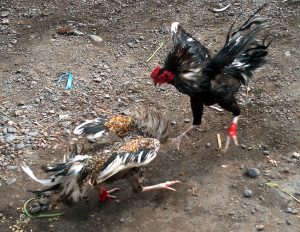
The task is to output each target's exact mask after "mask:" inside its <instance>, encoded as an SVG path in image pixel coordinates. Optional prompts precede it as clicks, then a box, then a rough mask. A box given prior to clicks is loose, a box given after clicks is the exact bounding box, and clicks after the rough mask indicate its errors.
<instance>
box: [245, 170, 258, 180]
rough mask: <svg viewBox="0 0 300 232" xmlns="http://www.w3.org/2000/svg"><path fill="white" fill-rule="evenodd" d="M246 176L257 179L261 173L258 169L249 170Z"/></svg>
mask: <svg viewBox="0 0 300 232" xmlns="http://www.w3.org/2000/svg"><path fill="white" fill-rule="evenodd" d="M246 174H247V176H249V177H251V178H256V177H258V176H259V174H260V172H259V170H258V169H257V168H247V171H246Z"/></svg>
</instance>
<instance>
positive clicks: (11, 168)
mask: <svg viewBox="0 0 300 232" xmlns="http://www.w3.org/2000/svg"><path fill="white" fill-rule="evenodd" d="M6 168H7V170H9V171H14V170H17V169H18V167H17V166H14V165H8V166H7V167H6Z"/></svg>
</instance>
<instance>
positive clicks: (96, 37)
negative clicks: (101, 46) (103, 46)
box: [89, 35, 102, 43]
mask: <svg viewBox="0 0 300 232" xmlns="http://www.w3.org/2000/svg"><path fill="white" fill-rule="evenodd" d="M89 38H90V40H92V41H93V42H96V43H101V42H102V38H101V37H99V36H97V35H89Z"/></svg>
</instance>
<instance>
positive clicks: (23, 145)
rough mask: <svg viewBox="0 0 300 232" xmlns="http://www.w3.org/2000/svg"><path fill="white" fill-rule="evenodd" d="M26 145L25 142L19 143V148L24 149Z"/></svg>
mask: <svg viewBox="0 0 300 232" xmlns="http://www.w3.org/2000/svg"><path fill="white" fill-rule="evenodd" d="M24 147H25V144H24V143H23V142H21V143H19V144H17V149H19V150H22V149H23V148H24Z"/></svg>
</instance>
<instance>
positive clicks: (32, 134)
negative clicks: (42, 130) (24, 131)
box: [28, 131, 39, 137]
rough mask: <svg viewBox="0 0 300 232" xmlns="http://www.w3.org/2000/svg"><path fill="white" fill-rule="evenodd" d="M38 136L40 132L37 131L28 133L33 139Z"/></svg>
mask: <svg viewBox="0 0 300 232" xmlns="http://www.w3.org/2000/svg"><path fill="white" fill-rule="evenodd" d="M38 134H39V132H37V131H31V132H29V133H28V135H29V136H31V137H36V136H37V135H38Z"/></svg>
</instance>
